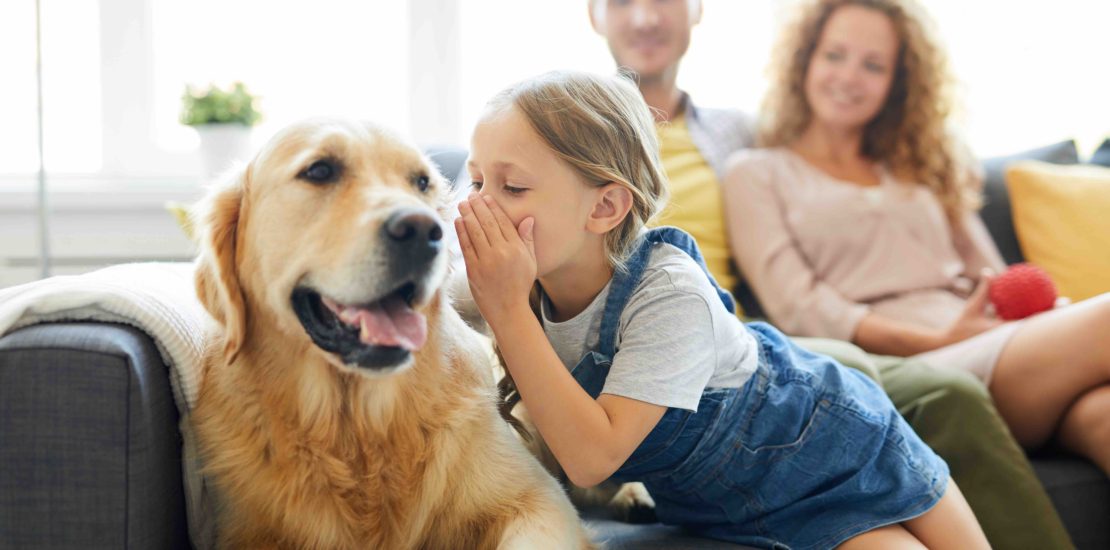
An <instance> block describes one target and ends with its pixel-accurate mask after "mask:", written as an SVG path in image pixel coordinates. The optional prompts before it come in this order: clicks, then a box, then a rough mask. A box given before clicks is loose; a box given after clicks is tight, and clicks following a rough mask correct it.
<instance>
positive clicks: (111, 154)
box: [0, 0, 1110, 188]
mask: <svg viewBox="0 0 1110 550" xmlns="http://www.w3.org/2000/svg"><path fill="white" fill-rule="evenodd" d="M703 2H704V8H705V17H704V19H703V21H702V22H701V24H700V25H699V26H698V27H697V28H696V29H695V31H694V35H693V41H692V44H691V48H690V51H689V53H688V55H687V57H686V59H685V61H684V62H683V67H682V72H681V75H680V80H679V84H680V85H681V86H682V87H683V88H684V89H686V90H687V91H689V92H691V94H693V96H694V97H695V98H696V100H697V101H698V102H699V103H700V104H703V105H707V106H719V107H736V108H740V109H743V110H746V111H749V112H753V111H755V110H756V109H757V108H758V105H759V100H760V96H761V94H762V93H763V92H764V90H765V88H766V82H765V73H764V69H765V63H766V60H767V59H768V57H769V54H770V51H771V48H772V44H773V41H774V38H775V34H776V32H777V28H778V24H779V23H780V20H781V19H782V16H783V14H784V10H785V8H786V7H787V6H789V4H790V1H789V0H763V1H759V2H736V1H733V0H703ZM34 5H35V3H34V1H33V0H6V1H4V2H0V49H2V51H4V55H3V56H0V71H2V72H0V74H3V75H4V77H5V79H4V86H3V87H0V120H3V121H4V123H3V124H2V125H0V150H2V151H3V154H0V188H2V187H3V186H5V185H10V183H5V182H11V181H15V180H19V181H23V182H27V181H29V180H28V176H29V175H30V174H32V173H33V172H34V171H35V170H37V168H38V160H37V144H36V139H37V131H36V127H37V125H36V108H37V107H36V88H35V32H34V22H35V14H34ZM42 6H43V13H42V17H43V50H44V51H43V63H44V81H43V84H44V102H45V146H46V164H47V169H48V171H50V172H51V174H52V176H53V177H54V179H55V181H57V180H59V179H63V180H64V179H65V178H66V177H76V176H75V175H79V174H80V175H83V177H85V178H86V179H89V177H90V176H93V178H92V179H113V178H116V179H127V178H140V177H141V178H147V179H148V180H149V179H150V178H156V179H163V180H165V179H173V178H177V179H190V178H192V179H195V177H196V174H197V173H198V172H199V166H198V158H197V152H196V144H197V138H196V136H195V134H194V133H193V132H192V131H191V130H190V129H189V128H186V127H183V126H181V125H180V124H178V122H177V116H178V109H179V105H180V96H181V93H182V91H183V88H184V85H185V84H186V83H194V84H200V85H203V84H207V83H209V82H215V83H219V84H226V83H229V82H231V81H234V80H242V81H243V82H245V83H246V84H247V85H248V86H249V88H250V89H251V90H252V91H253V92H255V93H256V94H258V95H259V96H260V97H261V104H260V107H261V109H262V111H263V114H264V117H265V118H264V120H263V123H262V125H261V126H260V127H258V128H257V130H256V132H255V141H256V142H261V141H262V140H264V139H265V138H266V137H268V136H269V135H270V134H272V133H273V132H274V131H275V130H276V129H277V128H280V127H281V126H283V125H285V124H287V123H289V122H291V121H293V120H296V119H299V118H302V117H307V116H314V115H339V116H346V117H355V118H365V119H371V120H376V121H379V122H381V123H383V124H386V125H388V126H391V127H393V128H395V129H398V130H400V131H401V132H405V133H410V134H411V135H413V136H414V137H415V138H416V140H417V141H418V142H419V143H424V144H433V143H434V144H444V143H446V144H450V145H457V146H463V147H465V146H466V145H467V142H468V140H469V133H470V128H471V127H472V126H473V124H474V122H475V120H476V119H477V116H478V114H479V113H480V112H481V109H482V107H483V105H484V104H485V102H486V100H487V99H488V98H489V97H490V96H491V95H492V94H493V93H494V92H496V91H497V90H499V89H501V88H503V87H504V86H506V85H508V84H509V83H511V82H514V81H516V80H519V79H522V78H526V77H528V76H530V75H534V74H538V73H540V72H543V71H546V70H551V69H556V68H577V69H584V70H590V71H596V72H610V71H612V70H613V66H612V61H611V59H610V57H609V53H608V50H607V48H606V46H605V43H604V41H603V40H602V39H601V38H600V37H598V36H597V35H595V34H594V32H593V30H592V29H591V28H590V25H589V19H588V17H587V6H586V1H585V0H529V1H523V2H509V1H495V0H405V1H392V2H350V1H347V0H317V1H315V2H313V3H312V5H311V9H306V7H305V6H303V5H301V4H283V3H275V2H264V1H262V0H235V1H226V0H194V1H192V2H155V1H152V0H110V1H109V0H101V1H99V2H94V1H90V0H44V1H43V2H42ZM927 8H928V9H929V10H930V11H931V12H932V14H933V16H934V18H935V19H936V20H937V22H938V24H939V28H940V31H941V35H942V37H943V39H944V40H945V41H946V43H947V45H948V50H949V52H950V53H951V60H952V63H953V68H954V70H955V72H956V74H957V76H958V77H959V80H960V83H961V88H960V91H961V94H962V99H963V105H964V106H965V109H964V111H963V112H964V115H963V120H962V121H961V122H962V125H963V127H964V128H965V130H966V133H967V135H968V137H969V139H970V142H971V145H972V146H973V148H974V149H975V151H976V152H977V153H979V154H980V155H984V156H986V155H994V154H1002V153H1008V152H1014V151H1017V150H1020V149H1023V148H1027V147H1034V146H1038V145H1042V144H1045V143H1049V142H1052V141H1056V140H1060V139H1066V138H1070V137H1075V138H1077V139H1078V140H1079V142H1080V145H1081V148H1082V149H1084V150H1090V149H1091V148H1093V147H1094V146H1095V145H1096V144H1097V142H1098V141H1101V139H1102V138H1103V137H1104V136H1105V135H1106V134H1107V133H1108V132H1110V102H1107V101H1106V98H1107V97H1110V86H1108V80H1110V79H1108V77H1106V76H1105V71H1104V70H1102V69H1101V65H1099V61H1098V60H1099V57H1100V55H1101V53H1102V52H1103V51H1104V49H1105V48H1103V44H1102V38H1101V37H1102V35H1103V27H1104V26H1105V21H1108V20H1110V3H1107V2H1094V1H1090V0H1061V1H1060V2H1057V3H1055V4H1052V5H1051V6H1048V5H1046V4H1043V3H1034V4H1024V3H1014V2H1002V1H1001V0H996V1H990V2H971V3H968V2H963V1H958V0H930V1H929V2H927ZM1003 11H1004V12H1005V17H1004V19H1005V22H1003V21H1002V19H1003V16H1002V15H1001V14H1000V12H1003ZM214 14H218V15H214ZM71 175H72V176H71ZM59 176H61V177H59Z"/></svg>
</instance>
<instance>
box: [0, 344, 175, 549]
mask: <svg viewBox="0 0 1110 550" xmlns="http://www.w3.org/2000/svg"><path fill="white" fill-rule="evenodd" d="M0 547H5V548H32V547H34V548H47V547H49V548H189V541H188V535H187V529H186V520H185V500H184V496H183V491H182V483H181V436H180V432H179V430H178V413H177V408H176V406H175V404H174V400H173V395H172V393H171V390H170V384H169V378H168V372H167V368H166V365H165V364H164V363H163V361H162V359H161V357H160V355H159V354H158V351H157V349H156V348H155V347H154V343H153V342H152V341H151V339H150V338H149V337H148V336H146V335H145V334H144V333H142V332H140V331H139V330H136V329H134V328H131V327H128V326H124V325H115V324H104V323H58V324H47V325H36V326H31V327H27V328H24V329H21V330H18V331H15V332H12V333H10V334H8V335H6V336H4V337H3V338H0Z"/></svg>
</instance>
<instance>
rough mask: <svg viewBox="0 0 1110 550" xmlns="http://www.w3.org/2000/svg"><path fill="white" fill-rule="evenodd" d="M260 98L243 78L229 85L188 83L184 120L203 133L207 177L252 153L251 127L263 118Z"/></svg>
mask: <svg viewBox="0 0 1110 550" xmlns="http://www.w3.org/2000/svg"><path fill="white" fill-rule="evenodd" d="M256 100H257V98H256V97H255V96H253V95H251V93H250V92H249V91H247V87H246V86H244V85H243V83H242V82H235V83H234V84H232V85H231V87H230V88H228V89H222V88H220V87H218V86H216V85H215V84H210V85H209V86H208V88H207V89H202V88H194V87H193V86H189V85H186V86H185V94H184V95H183V96H182V97H181V103H182V105H181V123H182V124H185V125H188V126H192V127H193V128H195V129H196V131H197V134H199V135H200V153H201V162H202V165H203V169H204V178H205V179H206V180H207V179H211V178H212V177H214V176H215V175H216V174H218V173H220V172H221V171H223V170H227V169H228V168H229V167H231V165H232V163H234V162H235V161H245V160H248V157H249V156H250V153H251V149H250V136H251V127H252V126H254V125H255V124H256V123H257V122H258V120H259V119H260V118H261V115H260V114H259V112H258V111H257V110H256V109H255V103H256Z"/></svg>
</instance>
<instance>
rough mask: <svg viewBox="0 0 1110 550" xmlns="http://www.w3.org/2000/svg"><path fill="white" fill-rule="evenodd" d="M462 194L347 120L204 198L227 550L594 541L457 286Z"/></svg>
mask: <svg viewBox="0 0 1110 550" xmlns="http://www.w3.org/2000/svg"><path fill="white" fill-rule="evenodd" d="M446 197H447V184H446V182H445V181H444V180H443V178H442V177H441V176H440V175H439V174H438V172H437V171H436V169H435V167H434V166H433V165H432V164H431V163H430V162H429V160H428V159H427V158H426V157H425V156H424V155H423V154H421V152H420V151H419V150H417V149H416V148H414V147H412V146H411V145H409V144H407V143H405V142H404V141H402V140H400V139H398V138H397V137H395V136H394V135H392V134H390V133H388V132H386V131H384V130H382V129H380V128H377V127H375V126H372V125H369V124H358V123H351V122H344V121H333V120H314V121H308V122H305V123H301V124H297V125H295V126H292V127H290V128H287V129H286V130H284V131H282V132H281V133H280V134H278V135H277V136H275V137H274V138H273V139H272V140H270V142H269V143H268V144H267V145H266V146H265V147H264V148H263V149H262V150H261V151H260V152H259V153H258V155H257V156H256V157H255V158H254V160H253V161H252V162H251V163H250V164H249V165H247V166H246V167H245V168H243V169H242V170H241V171H239V172H238V173H235V174H234V175H233V177H230V178H228V179H227V180H226V181H225V182H224V183H222V184H220V185H218V186H217V187H216V188H215V189H213V190H212V191H211V192H210V193H209V195H208V196H207V198H206V201H205V203H204V205H203V206H202V209H201V210H200V212H201V214H200V217H199V218H198V224H197V225H198V227H199V228H200V229H201V230H202V235H203V240H202V243H201V252H200V256H199V259H198V271H197V276H196V287H197V293H198V296H199V297H200V299H201V301H202V302H203V303H204V305H205V307H206V308H207V310H208V311H209V313H210V314H211V315H212V317H213V319H214V320H215V321H216V326H217V327H218V329H219V330H218V331H214V334H213V338H212V346H211V349H210V350H209V351H208V353H207V354H206V360H205V362H204V366H203V369H204V371H203V378H202V382H201V387H200V392H199V396H198V400H197V403H196V406H195V408H194V410H193V413H192V421H193V422H194V430H195V434H196V437H197V443H198V448H199V450H200V456H201V462H202V464H203V472H204V474H205V476H206V477H207V479H209V481H210V482H211V484H212V485H213V486H214V488H215V490H216V493H217V495H218V497H219V498H218V500H219V502H220V507H219V519H218V520H217V531H218V535H217V538H218V544H219V545H220V546H221V547H226V548H320V549H324V548H327V549H333V548H334V549H345V548H383V549H409V548H420V549H440V548H442V549H457V548H529V549H531V548H589V547H591V543H590V541H589V538H588V536H587V533H586V531H585V529H584V528H583V527H582V525H581V523H580V521H579V519H578V515H577V512H576V511H575V509H574V508H573V506H572V505H571V504H570V502H569V501H568V499H567V497H566V495H565V493H564V492H563V491H562V489H561V487H560V486H559V484H558V483H557V482H556V481H555V480H554V479H553V478H552V477H551V476H550V475H549V474H547V473H546V471H545V470H544V469H543V467H542V466H541V465H540V464H539V463H538V462H537V461H536V460H535V459H534V458H533V457H532V456H531V455H530V454H529V453H528V451H527V450H526V449H525V447H524V446H523V445H522V444H521V443H520V441H519V440H518V439H517V438H516V436H515V435H514V434H513V433H512V431H511V428H510V427H509V425H508V424H506V423H505V422H504V421H503V420H502V419H501V418H500V417H499V415H498V412H497V408H496V397H497V396H496V387H495V384H494V381H493V380H492V377H491V373H490V369H489V364H490V361H491V357H490V354H489V349H488V347H487V346H485V345H484V344H483V341H482V339H481V337H480V336H479V335H478V334H477V333H475V332H474V331H473V330H471V329H470V328H469V327H468V326H467V325H466V324H465V323H464V322H463V321H462V319H461V318H460V317H459V315H458V314H457V313H456V312H455V310H454V308H452V307H451V305H450V302H449V297H448V296H446V295H445V291H444V289H443V288H441V287H443V286H444V285H443V281H444V280H445V278H446V277H447V271H448V267H447V266H448V260H447V255H448V253H447V251H446V250H445V245H444V242H443V239H444V234H443V222H442V221H441V215H442V213H443V209H445V208H446V205H445V202H446Z"/></svg>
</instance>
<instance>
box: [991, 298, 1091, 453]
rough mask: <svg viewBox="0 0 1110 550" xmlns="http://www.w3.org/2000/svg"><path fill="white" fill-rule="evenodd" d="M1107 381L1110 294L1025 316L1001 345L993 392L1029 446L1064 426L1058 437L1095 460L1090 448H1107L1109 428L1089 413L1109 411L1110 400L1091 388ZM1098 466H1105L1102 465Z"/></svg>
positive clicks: (1019, 434)
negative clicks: (1018, 326) (1104, 426)
mask: <svg viewBox="0 0 1110 550" xmlns="http://www.w3.org/2000/svg"><path fill="white" fill-rule="evenodd" d="M1107 384H1110V294H1104V295H1101V296H1098V297H1095V298H1091V299H1090V300H1085V301H1083V302H1080V303H1077V304H1075V305H1072V306H1068V307H1065V308H1061V309H1058V310H1054V311H1050V312H1047V313H1043V314H1041V315H1038V316H1037V317H1034V318H1032V319H1029V320H1028V321H1026V323H1025V325H1024V326H1022V327H1021V328H1020V329H1018V331H1017V332H1015V333H1014V335H1013V336H1012V337H1011V339H1010V342H1009V343H1008V344H1007V345H1006V348H1005V349H1003V350H1002V353H1001V355H1000V356H999V358H998V364H997V365H996V366H995V371H994V377H993V379H992V381H991V384H990V391H991V395H992V396H993V397H994V400H995V403H996V405H997V408H998V412H999V413H1000V414H1001V415H1002V417H1003V418H1005V419H1006V423H1007V424H1009V426H1010V429H1011V430H1012V431H1013V433H1014V436H1015V437H1016V438H1017V440H1018V441H1019V442H1021V443H1022V444H1023V445H1025V446H1026V447H1037V446H1040V445H1042V444H1043V443H1045V442H1046V441H1047V440H1048V439H1049V438H1050V437H1051V436H1052V435H1053V434H1054V433H1056V432H1057V430H1058V429H1059V428H1061V427H1063V431H1062V433H1061V435H1065V434H1066V436H1065V437H1062V438H1061V441H1062V442H1063V443H1064V444H1065V445H1068V447H1069V448H1071V449H1074V450H1075V451H1077V452H1080V453H1083V454H1084V455H1085V456H1088V457H1090V458H1092V459H1095V460H1096V461H1097V460H1098V457H1097V456H1092V455H1091V454H1090V453H1091V449H1095V448H1097V449H1101V450H1103V452H1105V449H1108V448H1110V429H1106V428H1102V427H1101V420H1099V421H1095V420H1092V418H1094V417H1097V416H1099V415H1101V416H1102V417H1103V418H1105V417H1106V416H1107V415H1110V408H1108V407H1110V404H1108V403H1110V401H1108V399H1107V398H1106V397H1105V392H1101V391H1092V390H1096V389H1099V388H1100V387H1103V386H1106V385H1107ZM1092 424H1098V425H1099V426H1098V427H1096V426H1094V425H1092ZM1103 460H1105V459H1103ZM1100 465H1102V466H1103V469H1104V470H1106V469H1107V464H1106V462H1100ZM1107 471H1108V473H1110V470H1107Z"/></svg>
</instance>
